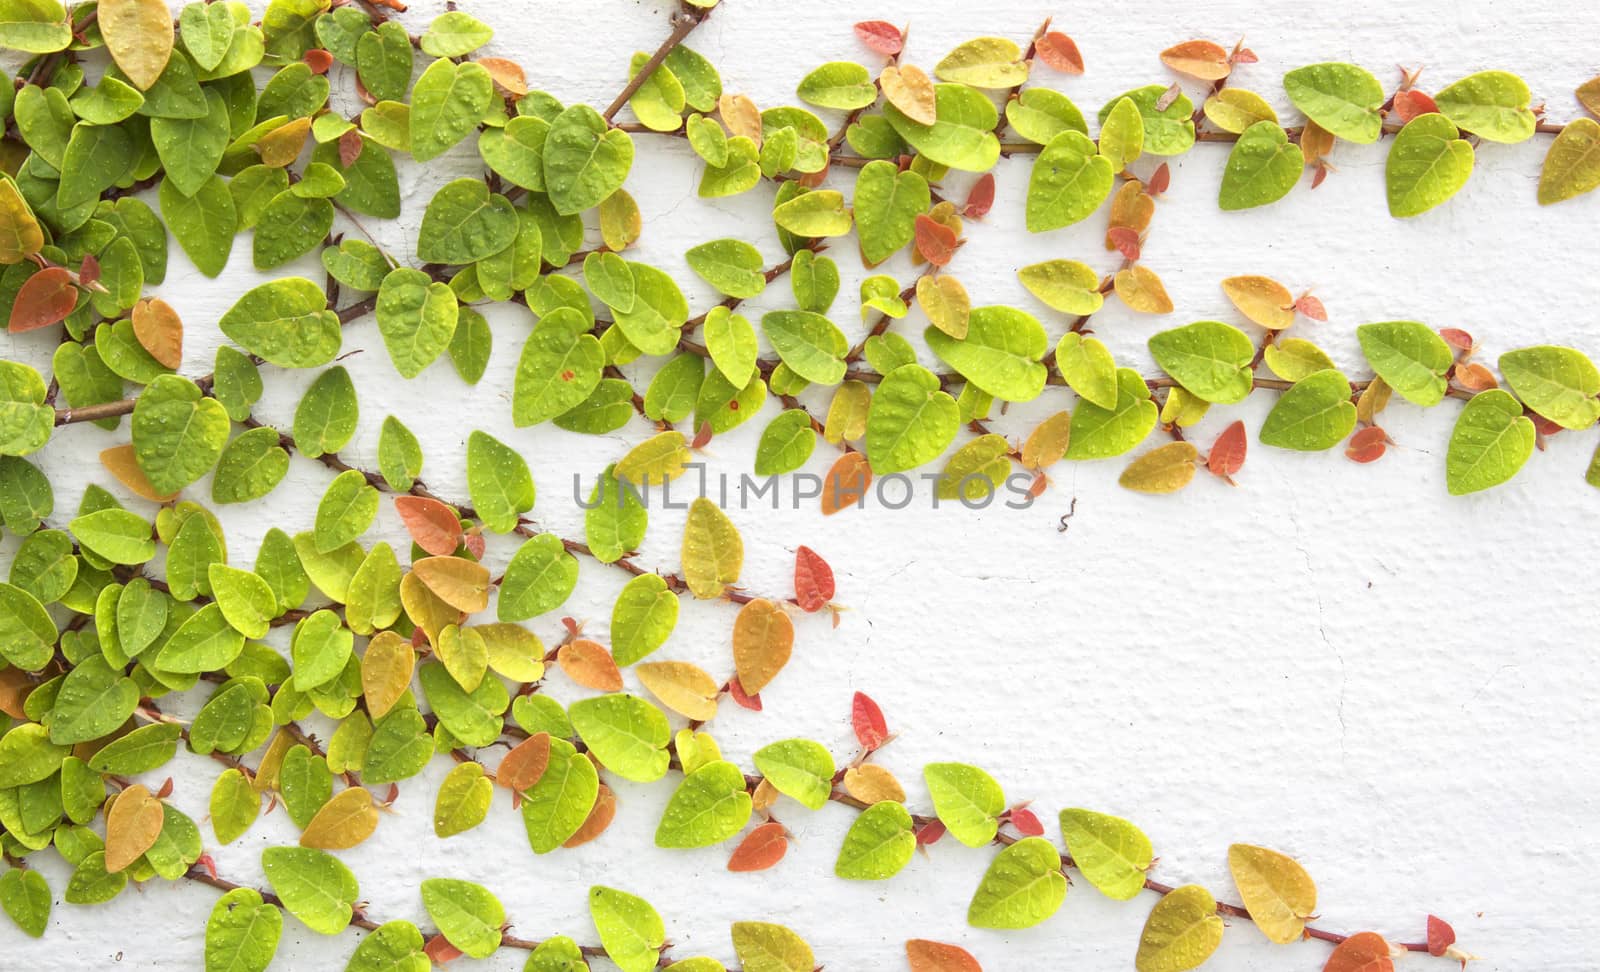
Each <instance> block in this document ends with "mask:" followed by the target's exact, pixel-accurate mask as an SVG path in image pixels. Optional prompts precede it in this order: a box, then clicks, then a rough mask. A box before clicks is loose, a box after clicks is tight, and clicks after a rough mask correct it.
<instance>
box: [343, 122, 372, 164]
mask: <svg viewBox="0 0 1600 972" xmlns="http://www.w3.org/2000/svg"><path fill="white" fill-rule="evenodd" d="M366 144H367V143H366V140H365V139H363V138H362V137H361V132H359V131H357V130H356V129H354V128H352V129H350V130H349V131H348V132H345V133H344V134H343V135H340V136H339V164H340V165H341V166H343V167H344V168H346V169H348V168H350V167H351V166H352V165H355V164H356V159H359V158H361V150H362V148H364V147H365V146H366Z"/></svg>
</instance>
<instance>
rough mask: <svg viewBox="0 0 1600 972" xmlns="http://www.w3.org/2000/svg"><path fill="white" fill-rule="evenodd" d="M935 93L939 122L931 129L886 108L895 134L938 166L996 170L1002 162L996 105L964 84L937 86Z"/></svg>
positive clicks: (894, 108)
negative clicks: (999, 162)
mask: <svg viewBox="0 0 1600 972" xmlns="http://www.w3.org/2000/svg"><path fill="white" fill-rule="evenodd" d="M933 91H934V99H935V117H936V119H937V120H936V121H935V122H934V123H933V124H932V125H923V124H921V123H919V122H915V121H912V120H911V119H909V118H907V117H906V116H905V115H904V114H903V113H902V112H901V111H900V109H898V108H896V107H895V106H894V105H885V106H884V109H883V113H884V115H885V116H886V117H887V118H888V119H889V124H890V125H892V126H894V130H895V132H896V133H898V134H899V135H900V137H901V138H903V139H905V140H906V142H907V143H909V144H910V145H911V147H912V148H914V149H916V150H917V153H918V154H919V155H922V156H924V157H926V158H927V159H928V160H929V161H931V162H937V163H938V164H939V165H947V166H949V167H950V168H952V169H960V170H961V171H963V172H987V171H988V170H990V169H992V168H994V164H995V162H997V161H998V160H999V158H1000V140H999V139H998V138H996V137H995V134H994V127H995V124H996V123H997V122H998V121H999V120H1000V116H999V113H998V112H996V111H995V107H994V102H992V101H990V100H989V97H988V96H987V95H985V94H984V93H983V92H981V91H978V90H975V89H973V88H969V87H967V86H966V85H964V84H936V85H934V88H933Z"/></svg>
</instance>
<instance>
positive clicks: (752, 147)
mask: <svg viewBox="0 0 1600 972" xmlns="http://www.w3.org/2000/svg"><path fill="white" fill-rule="evenodd" d="M760 154H761V150H760V149H758V148H756V143H755V142H752V141H751V140H750V139H749V138H747V137H746V136H744V135H739V136H735V137H734V138H730V139H728V140H727V161H726V162H724V163H723V164H722V165H711V164H707V165H706V168H705V171H704V172H702V173H701V174H700V187H699V190H698V192H699V195H700V198H702V199H717V198H720V197H722V196H736V195H738V194H739V193H741V192H745V191H747V190H749V189H751V188H752V187H754V186H755V184H756V183H758V182H760V181H761V166H760V165H758V164H757V162H756V160H757V159H758V158H759V157H760Z"/></svg>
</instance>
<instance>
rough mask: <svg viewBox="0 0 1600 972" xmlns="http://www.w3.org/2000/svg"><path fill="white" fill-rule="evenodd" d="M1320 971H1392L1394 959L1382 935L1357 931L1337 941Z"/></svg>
mask: <svg viewBox="0 0 1600 972" xmlns="http://www.w3.org/2000/svg"><path fill="white" fill-rule="evenodd" d="M1322 972H1394V959H1393V958H1391V957H1390V955H1389V943H1388V942H1386V941H1384V940H1383V936H1382V935H1379V934H1378V933H1377V932H1358V933H1356V934H1354V935H1351V936H1350V937H1349V938H1347V939H1345V940H1344V941H1342V942H1340V943H1339V947H1338V948H1336V949H1334V950H1333V954H1332V955H1330V956H1328V964H1327V965H1324V966H1323V967H1322Z"/></svg>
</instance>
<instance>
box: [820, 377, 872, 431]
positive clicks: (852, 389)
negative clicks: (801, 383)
mask: <svg viewBox="0 0 1600 972" xmlns="http://www.w3.org/2000/svg"><path fill="white" fill-rule="evenodd" d="M871 404H872V390H871V389H869V388H868V387H867V386H866V385H865V384H864V383H863V382H859V381H855V380H853V379H852V380H851V381H847V382H844V383H843V384H841V385H840V386H839V388H838V390H836V391H835V392H834V393H833V401H832V402H831V403H829V405H828V421H827V424H826V426H825V427H824V428H823V433H822V435H823V438H825V439H827V440H828V441H829V442H832V443H833V444H834V445H838V444H839V443H841V442H844V441H846V440H851V441H854V440H856V439H859V438H861V437H862V436H864V435H866V434H867V409H868V408H869V407H870V406H871Z"/></svg>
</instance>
